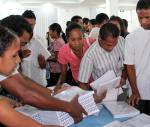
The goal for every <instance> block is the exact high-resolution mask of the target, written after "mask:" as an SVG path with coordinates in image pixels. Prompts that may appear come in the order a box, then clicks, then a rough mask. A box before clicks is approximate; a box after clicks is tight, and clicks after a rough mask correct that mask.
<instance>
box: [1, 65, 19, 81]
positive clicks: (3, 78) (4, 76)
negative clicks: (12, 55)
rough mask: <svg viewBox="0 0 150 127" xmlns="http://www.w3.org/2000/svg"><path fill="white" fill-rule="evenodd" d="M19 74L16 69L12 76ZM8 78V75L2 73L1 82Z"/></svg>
mask: <svg viewBox="0 0 150 127" xmlns="http://www.w3.org/2000/svg"><path fill="white" fill-rule="evenodd" d="M17 73H19V72H18V71H17V68H16V69H15V70H14V72H13V73H12V74H11V75H10V76H12V75H15V74H17ZM7 78H9V76H6V75H3V74H1V73H0V82H1V81H3V80H5V79H7Z"/></svg>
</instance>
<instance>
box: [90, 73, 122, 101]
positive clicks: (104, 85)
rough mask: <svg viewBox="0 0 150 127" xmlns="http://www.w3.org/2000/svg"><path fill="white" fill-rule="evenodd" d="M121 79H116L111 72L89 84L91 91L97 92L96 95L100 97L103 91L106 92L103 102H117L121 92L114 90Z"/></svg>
mask: <svg viewBox="0 0 150 127" xmlns="http://www.w3.org/2000/svg"><path fill="white" fill-rule="evenodd" d="M120 79H121V77H120V76H119V77H116V76H115V73H114V72H113V71H108V72H106V73H105V74H104V75H103V76H102V77H100V78H99V79H97V80H95V81H94V82H92V83H91V84H90V86H91V87H92V89H93V90H96V91H97V95H101V93H103V91H105V90H107V94H106V97H105V99H104V100H105V101H114V100H117V96H118V95H119V94H121V93H122V92H123V91H122V89H121V88H119V89H118V88H116V87H117V86H119V85H120Z"/></svg>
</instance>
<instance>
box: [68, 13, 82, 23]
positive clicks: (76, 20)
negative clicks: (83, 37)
mask: <svg viewBox="0 0 150 127" xmlns="http://www.w3.org/2000/svg"><path fill="white" fill-rule="evenodd" d="M79 19H82V17H81V16H78V15H75V16H73V17H72V18H71V22H76V23H77V22H78V21H79Z"/></svg>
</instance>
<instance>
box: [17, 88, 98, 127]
mask: <svg viewBox="0 0 150 127" xmlns="http://www.w3.org/2000/svg"><path fill="white" fill-rule="evenodd" d="M93 93H94V92H93V91H85V90H82V89H80V88H79V87H71V88H69V89H67V90H65V91H63V92H61V93H59V94H57V95H55V97H56V98H59V99H61V100H65V101H71V100H72V99H73V98H74V97H75V96H76V95H77V94H78V95H79V98H78V101H79V103H80V104H81V105H82V106H83V108H84V109H85V111H86V112H87V113H88V115H92V114H95V113H97V112H99V109H98V107H97V106H96V104H95V101H94V98H93ZM75 108H76V107H75ZM16 110H17V111H19V112H22V113H23V114H25V115H27V116H30V117H31V118H33V119H35V120H37V121H38V122H40V123H42V124H45V125H48V124H51V125H52V124H53V125H60V126H64V127H67V126H70V125H71V124H73V123H74V120H73V118H72V117H71V116H70V115H69V114H68V113H66V112H61V111H43V110H38V109H36V108H33V107H31V106H30V107H29V106H23V107H19V108H16ZM84 117H85V116H84Z"/></svg>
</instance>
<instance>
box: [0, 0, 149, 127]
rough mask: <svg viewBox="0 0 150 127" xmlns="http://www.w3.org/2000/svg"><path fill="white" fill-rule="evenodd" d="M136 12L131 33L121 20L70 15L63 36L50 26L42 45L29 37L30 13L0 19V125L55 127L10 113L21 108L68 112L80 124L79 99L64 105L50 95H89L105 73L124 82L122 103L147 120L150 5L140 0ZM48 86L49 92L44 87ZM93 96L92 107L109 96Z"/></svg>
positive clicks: (82, 111)
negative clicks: (72, 89)
mask: <svg viewBox="0 0 150 127" xmlns="http://www.w3.org/2000/svg"><path fill="white" fill-rule="evenodd" d="M136 12H137V16H138V19H139V23H140V26H139V28H138V29H137V30H135V31H133V32H131V33H129V32H128V30H127V27H128V22H127V20H126V19H121V18H120V17H118V16H114V15H113V16H111V17H108V16H107V14H105V13H100V14H97V15H96V17H95V19H88V18H82V17H81V16H78V15H76V16H73V17H72V18H71V19H70V21H67V23H66V25H67V28H66V32H65V33H64V32H63V30H62V28H61V26H60V24H58V23H53V24H50V26H49V31H48V32H47V33H46V35H47V36H46V39H47V45H45V44H44V40H42V39H41V38H40V37H39V36H37V35H35V34H34V33H33V31H34V27H35V25H36V16H35V14H34V12H33V11H32V10H26V11H25V12H24V13H23V14H22V15H10V16H8V17H5V18H4V19H2V20H1V21H0V86H1V87H0V93H1V96H0V123H1V124H2V125H0V126H8V127H9V126H13V127H19V126H21V127H28V126H31V127H32V126H33V127H42V126H45V127H46V126H47V127H58V126H56V125H42V124H40V123H37V122H36V121H34V120H33V119H31V118H29V117H27V116H25V115H23V114H21V113H19V112H17V111H16V110H14V108H15V107H17V106H20V105H24V104H28V105H31V106H34V107H37V108H39V109H44V110H54V111H63V112H67V113H69V114H70V115H71V116H72V118H73V119H74V122H75V123H77V122H80V121H81V120H82V119H83V114H85V115H86V114H87V113H86V111H85V109H84V108H83V107H82V106H81V105H80V104H79V102H78V96H75V97H74V98H73V99H72V101H70V102H67V101H63V100H59V99H57V98H55V97H53V95H54V94H56V93H58V92H60V91H61V89H62V88H63V83H68V84H69V85H72V86H78V87H80V88H82V89H85V90H91V88H90V85H89V84H90V83H91V82H92V81H95V80H97V79H98V78H100V77H101V76H102V75H104V74H105V73H106V72H107V71H109V70H113V71H114V73H115V75H116V76H120V77H121V80H120V86H119V87H120V88H121V87H123V86H124V85H126V84H127V80H128V81H129V84H128V86H129V89H128V93H129V95H125V96H126V101H128V103H129V104H130V105H132V106H135V107H136V108H137V109H139V110H140V111H141V112H142V113H145V114H148V115H150V108H149V107H150V94H149V91H150V82H149V75H150V68H149V63H150V59H149V56H150V50H148V47H149V46H150V43H149V42H150V36H149V35H150V1H148V0H139V1H138V2H137V5H136ZM51 86H55V88H54V90H50V89H48V88H47V87H51ZM63 90H65V89H64V88H63ZM94 92H95V93H94V95H93V98H94V100H95V102H96V103H100V102H101V101H102V100H103V99H104V98H105V96H106V94H107V92H108V91H104V93H102V94H101V95H97V93H96V91H94ZM12 97H13V100H12V99H11V98H12ZM14 98H16V99H14ZM127 98H128V100H127ZM8 121H9V122H8Z"/></svg>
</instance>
